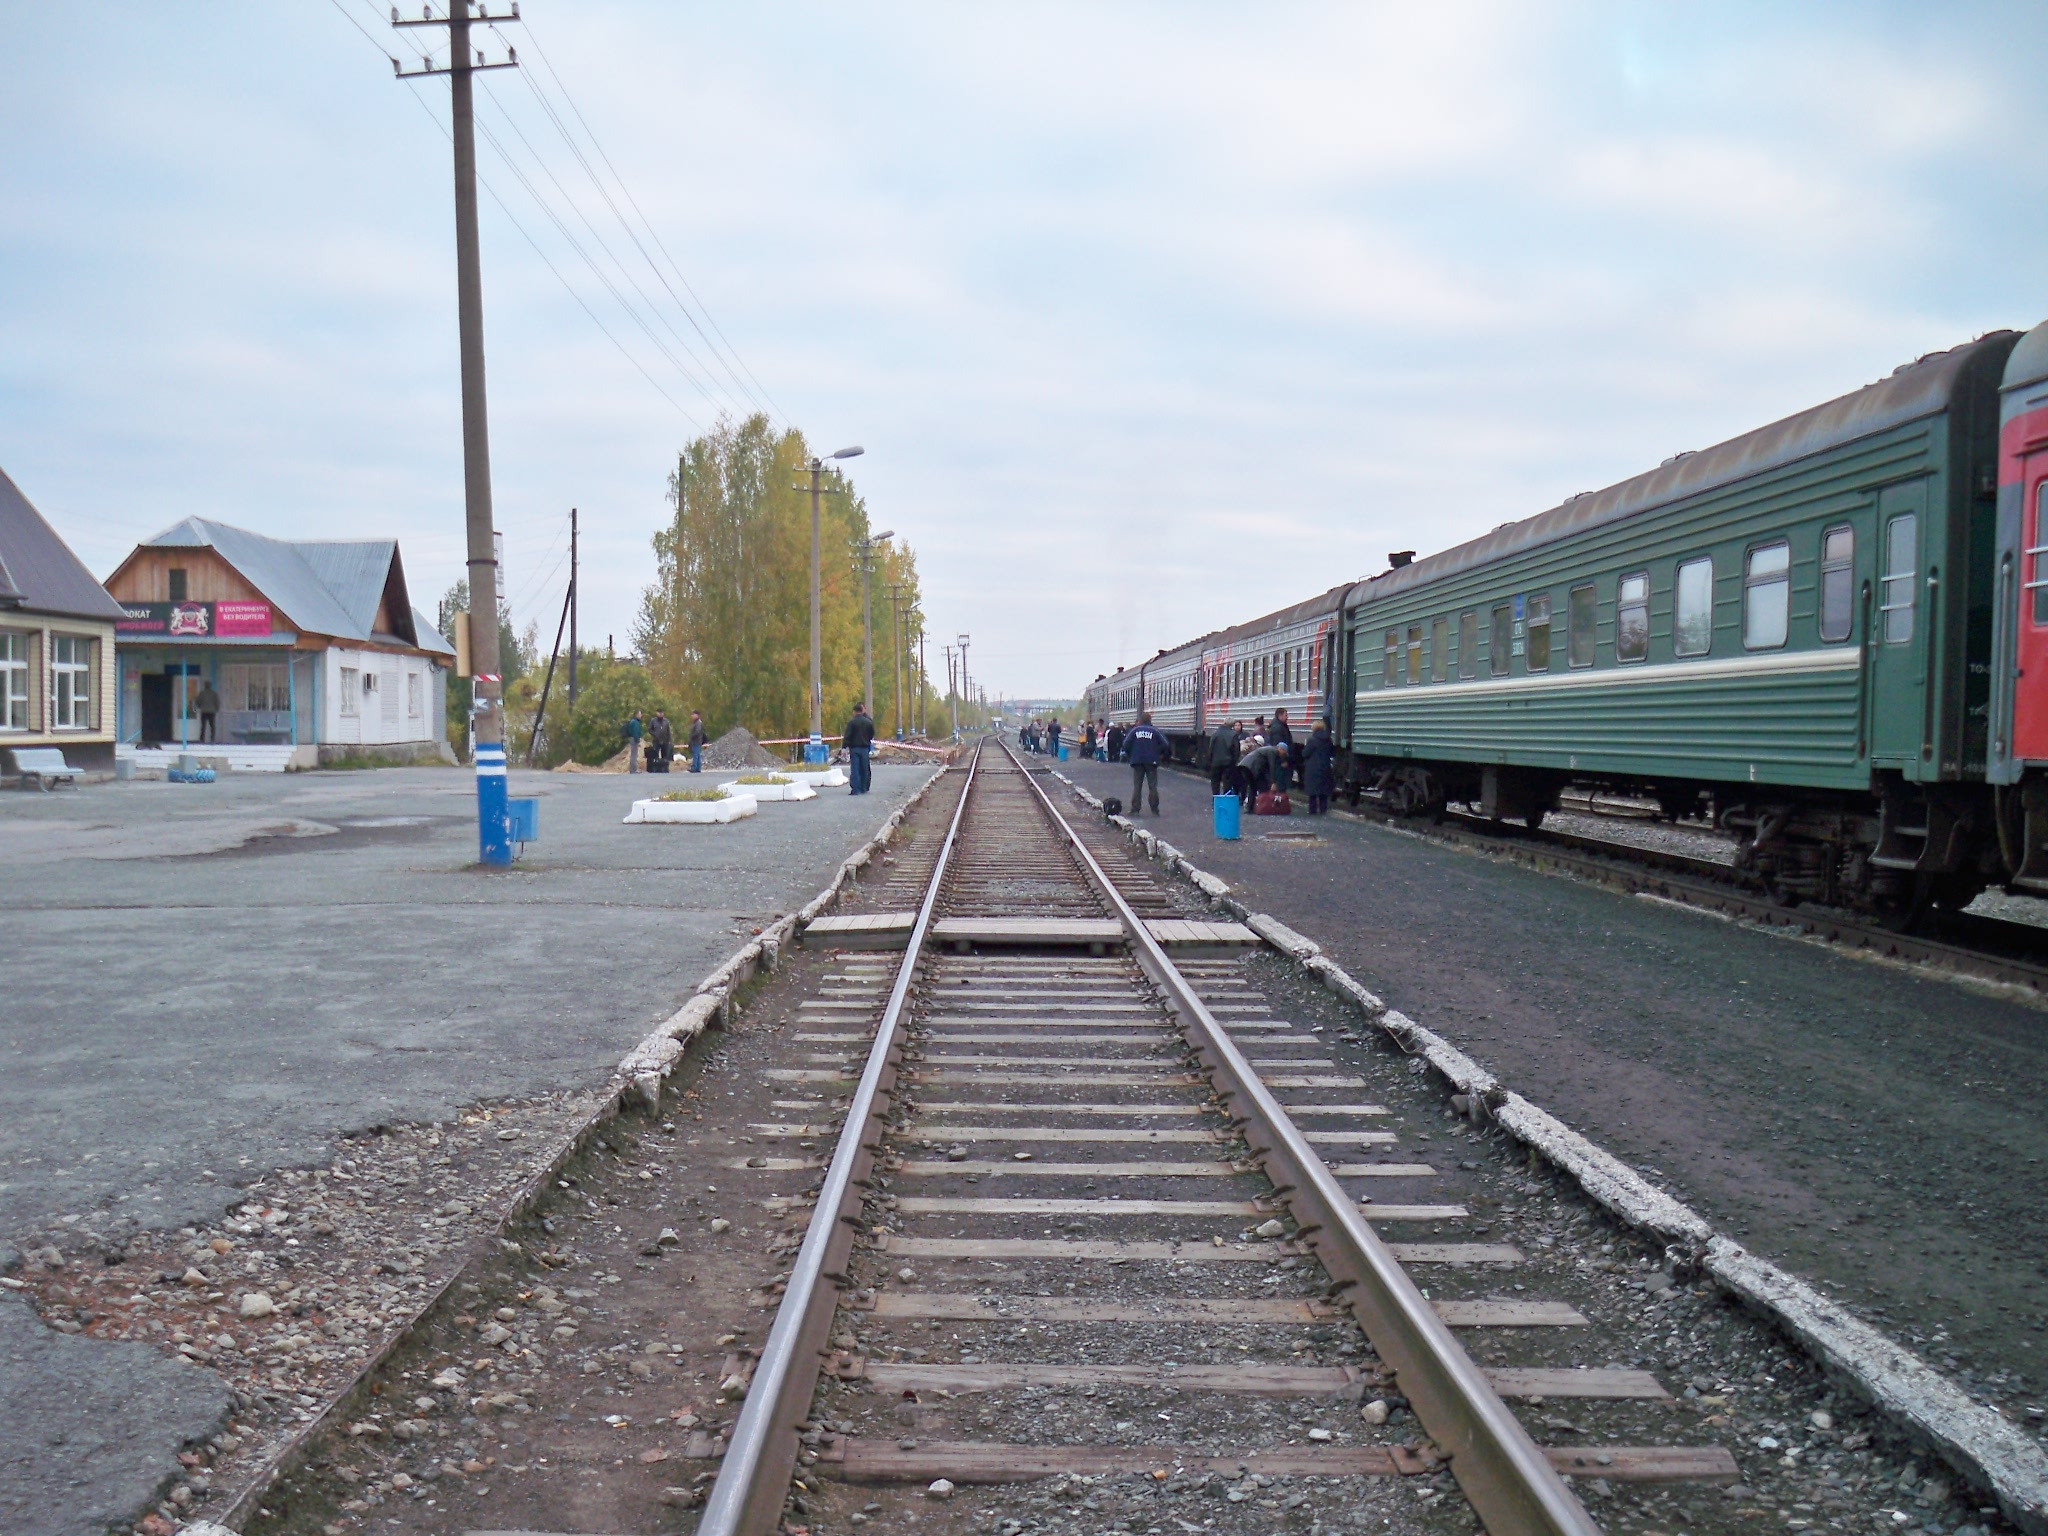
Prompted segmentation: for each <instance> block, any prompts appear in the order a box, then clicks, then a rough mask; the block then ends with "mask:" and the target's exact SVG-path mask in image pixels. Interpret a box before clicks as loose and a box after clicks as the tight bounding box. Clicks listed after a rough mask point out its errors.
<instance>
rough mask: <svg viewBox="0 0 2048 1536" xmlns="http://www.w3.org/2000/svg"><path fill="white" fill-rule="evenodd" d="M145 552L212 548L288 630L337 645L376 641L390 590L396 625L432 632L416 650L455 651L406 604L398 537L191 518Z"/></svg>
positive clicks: (146, 544) (149, 543)
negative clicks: (290, 535)
mask: <svg viewBox="0 0 2048 1536" xmlns="http://www.w3.org/2000/svg"><path fill="white" fill-rule="evenodd" d="M144 547H145V548H192V549H207V548H210V549H212V550H213V551H214V552H215V553H216V554H218V555H219V556H220V557H221V558H222V559H223V560H225V561H227V563H228V564H229V565H232V566H233V567H234V568H235V569H236V570H237V571H238V572H240V573H241V575H242V577H243V579H244V580H246V581H247V582H248V583H249V585H250V586H252V587H254V588H255V589H256V590H257V591H259V592H261V593H262V594H263V595H264V597H265V598H267V599H268V600H269V601H270V603H271V605H272V606H273V607H275V608H276V609H277V610H278V612H280V613H282V614H283V615H284V616H285V617H286V618H287V619H289V620H290V621H291V623H292V627H293V628H295V629H299V630H305V631H310V632H312V633H314V634H320V635H333V636H334V637H335V638H337V639H342V640H365V641H366V640H370V639H372V638H374V637H375V631H374V630H373V628H372V626H373V625H374V624H375V623H376V619H377V604H378V602H379V601H380V600H381V599H383V597H384V596H385V593H386V592H387V590H392V589H393V588H394V587H395V590H394V591H393V596H394V598H395V601H394V602H393V603H392V605H391V609H390V612H391V617H392V620H393V623H394V624H395V625H401V626H402V625H404V624H405V623H406V622H407V620H410V621H411V622H412V626H413V628H414V629H415V630H416V631H417V632H418V633H419V634H420V635H421V636H425V635H429V634H432V635H433V636H434V640H435V641H438V642H439V643H438V644H421V645H420V649H421V650H427V651H436V652H443V653H446V654H451V655H452V654H453V648H452V647H450V646H449V645H448V643H447V641H445V640H443V639H441V637H440V636H439V635H438V634H434V626H433V625H432V624H431V623H426V624H422V623H421V622H420V616H419V613H418V610H417V609H415V608H414V607H413V606H412V604H411V602H410V601H408V600H407V599H406V595H405V571H404V567H403V565H402V564H401V563H400V561H399V557H398V544H397V541H396V540H393V539H291V540H287V539H273V538H270V537H269V536H268V535H265V534H261V533H251V532H250V531H249V530H248V529H246V528H235V527H232V526H230V525H229V524H227V523H216V522H213V521H211V520H210V519H208V518H203V517H188V518H186V519H185V520H184V521H183V522H181V523H177V524H175V525H173V526H172V527H169V528H166V529H165V530H164V531H163V532H162V533H160V534H158V535H157V536H156V537H155V538H153V539H148V540H145V541H144ZM389 638H392V639H397V640H401V641H405V642H406V643H408V644H412V643H416V642H415V639H414V636H411V635H407V634H405V633H403V632H402V630H401V631H400V632H399V633H396V634H394V635H392V636H390V637H389Z"/></svg>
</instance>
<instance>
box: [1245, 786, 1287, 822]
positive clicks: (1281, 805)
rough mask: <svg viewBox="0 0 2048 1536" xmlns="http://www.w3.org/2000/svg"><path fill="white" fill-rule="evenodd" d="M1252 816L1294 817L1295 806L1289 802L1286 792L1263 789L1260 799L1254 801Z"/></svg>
mask: <svg viewBox="0 0 2048 1536" xmlns="http://www.w3.org/2000/svg"><path fill="white" fill-rule="evenodd" d="M1252 814H1253V815H1254V816H1292V815H1293V814H1294V806H1293V805H1292V804H1291V803H1290V802H1289V800H1288V798H1287V791H1286V790H1284V789H1262V790H1260V791H1259V793H1258V798H1257V799H1255V800H1253V801H1252Z"/></svg>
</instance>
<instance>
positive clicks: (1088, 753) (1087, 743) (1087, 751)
mask: <svg viewBox="0 0 2048 1536" xmlns="http://www.w3.org/2000/svg"><path fill="white" fill-rule="evenodd" d="M1081 755H1082V756H1083V757H1085V758H1087V759H1088V760H1089V761H1090V762H1093V761H1094V760H1095V722H1094V721H1093V720H1090V721H1088V722H1087V723H1086V724H1085V725H1084V726H1083V727H1082V730H1081Z"/></svg>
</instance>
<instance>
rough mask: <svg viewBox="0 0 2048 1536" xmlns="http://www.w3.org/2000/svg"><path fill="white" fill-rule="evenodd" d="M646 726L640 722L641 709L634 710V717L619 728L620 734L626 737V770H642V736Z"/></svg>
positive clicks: (634, 771) (632, 771) (630, 771)
mask: <svg viewBox="0 0 2048 1536" xmlns="http://www.w3.org/2000/svg"><path fill="white" fill-rule="evenodd" d="M645 731H646V727H645V726H643V725H642V724H641V723H640V711H639V710H637V709H636V710H634V711H633V718H632V719H630V720H628V721H627V722H626V723H625V724H624V725H623V726H621V727H620V728H619V734H620V735H622V736H624V737H625V738H626V772H628V773H638V772H639V771H640V738H641V736H642V735H643V734H644V733H645Z"/></svg>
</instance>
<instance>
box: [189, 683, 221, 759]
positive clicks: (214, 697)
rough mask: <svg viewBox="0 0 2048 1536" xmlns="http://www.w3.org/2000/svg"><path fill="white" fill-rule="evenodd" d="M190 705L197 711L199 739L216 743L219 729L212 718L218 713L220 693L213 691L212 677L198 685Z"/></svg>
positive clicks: (218, 737) (217, 742)
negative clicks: (196, 692) (196, 693)
mask: <svg viewBox="0 0 2048 1536" xmlns="http://www.w3.org/2000/svg"><path fill="white" fill-rule="evenodd" d="M192 707H193V708H194V709H197V710H198V711H199V739H200V740H201V741H210V742H213V743H215V744H216V745H218V744H219V742H220V730H219V728H218V727H217V726H215V724H214V719H215V717H216V716H218V715H219V714H220V695H219V694H217V693H215V692H214V691H213V682H212V679H210V678H209V679H208V680H207V681H206V682H203V683H201V684H200V685H199V693H198V695H197V696H196V697H195V698H194V699H193V700H192Z"/></svg>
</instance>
